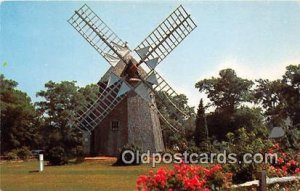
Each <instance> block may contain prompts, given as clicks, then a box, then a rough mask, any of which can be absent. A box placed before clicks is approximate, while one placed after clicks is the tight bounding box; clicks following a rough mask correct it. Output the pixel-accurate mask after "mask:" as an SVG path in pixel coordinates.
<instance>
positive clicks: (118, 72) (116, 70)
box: [98, 62, 147, 83]
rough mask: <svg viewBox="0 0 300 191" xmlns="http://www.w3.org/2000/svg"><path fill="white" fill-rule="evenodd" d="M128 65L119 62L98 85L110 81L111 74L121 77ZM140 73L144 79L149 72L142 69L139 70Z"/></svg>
mask: <svg viewBox="0 0 300 191" xmlns="http://www.w3.org/2000/svg"><path fill="white" fill-rule="evenodd" d="M125 66H126V64H125V63H124V62H118V64H117V65H116V66H111V67H110V68H109V69H108V70H107V71H106V72H105V74H104V75H103V76H102V77H101V79H100V80H99V82H98V83H103V82H107V81H108V80H109V76H110V73H111V72H113V73H115V74H116V75H118V76H120V75H121V73H122V72H123V70H124V69H125ZM138 72H139V74H140V75H141V76H142V77H146V75H147V72H146V71H145V70H144V69H143V68H142V67H139V68H138Z"/></svg>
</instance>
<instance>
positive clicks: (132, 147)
mask: <svg viewBox="0 0 300 191" xmlns="http://www.w3.org/2000/svg"><path fill="white" fill-rule="evenodd" d="M128 150H130V151H132V152H133V153H134V154H136V153H137V152H138V151H139V153H140V154H139V155H138V156H137V157H139V160H137V158H136V157H135V158H134V160H133V162H132V163H130V164H127V163H125V162H124V161H123V160H122V155H123V153H124V152H125V151H128ZM141 154H142V153H141V149H140V148H139V147H138V146H136V145H134V144H127V145H125V146H123V147H122V149H121V150H120V152H119V156H118V159H117V161H116V162H115V163H114V166H126V165H139V164H141V163H140V162H138V161H141V156H140V155H141ZM135 156H136V155H135ZM131 157H132V156H131V155H125V158H126V160H127V161H130V160H131Z"/></svg>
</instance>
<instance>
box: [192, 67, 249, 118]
mask: <svg viewBox="0 0 300 191" xmlns="http://www.w3.org/2000/svg"><path fill="white" fill-rule="evenodd" d="M219 75H220V77H218V78H215V77H212V78H210V79H204V80H201V81H199V82H197V83H196V85H195V87H196V88H198V89H199V91H200V92H205V93H206V94H207V97H208V98H209V99H210V101H211V104H212V106H215V107H216V109H217V110H220V111H226V112H229V113H233V112H234V110H235V109H236V108H237V107H238V106H239V105H240V104H241V103H242V102H249V101H251V100H252V97H251V93H250V92H251V91H250V88H251V87H252V85H253V82H252V81H251V80H247V79H243V78H240V77H238V76H237V75H236V73H235V71H234V70H233V69H224V70H221V71H220V72H219Z"/></svg>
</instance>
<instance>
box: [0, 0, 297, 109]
mask: <svg viewBox="0 0 300 191" xmlns="http://www.w3.org/2000/svg"><path fill="white" fill-rule="evenodd" d="M86 3H87V4H88V5H89V6H90V7H91V8H92V9H93V10H94V12H95V13H96V14H97V15H98V16H99V17H100V18H101V19H102V20H103V21H104V22H105V23H106V24H107V25H108V26H109V27H110V28H111V29H112V30H113V31H114V32H115V33H116V34H117V35H118V36H119V37H120V38H121V39H122V40H124V41H127V42H128V45H129V47H130V48H131V49H132V50H133V49H134V48H135V47H136V46H137V45H138V44H139V43H140V42H141V41H142V40H143V39H144V38H145V37H146V36H147V35H148V34H149V33H150V32H152V30H153V29H154V28H155V27H156V26H157V25H158V24H160V22H162V21H163V20H164V19H165V18H166V17H167V16H168V15H169V14H170V13H171V12H172V11H173V10H174V9H176V8H177V6H179V5H180V4H182V5H183V6H184V8H185V9H186V10H187V11H188V12H189V13H190V14H191V17H192V19H193V20H194V21H195V23H196V24H197V26H198V27H197V28H196V29H195V30H194V31H193V32H192V33H191V34H190V35H189V36H188V37H187V38H186V39H185V40H184V41H183V42H182V43H181V44H180V45H179V46H178V47H177V48H175V49H174V51H173V52H171V54H170V55H169V56H167V57H166V58H165V59H164V60H163V61H162V62H161V63H160V64H159V66H158V67H157V70H158V71H159V73H160V74H161V75H162V76H163V77H164V78H165V80H166V81H167V82H168V83H169V84H170V85H171V86H172V87H173V88H174V89H175V90H177V92H178V93H184V94H185V95H187V97H188V98H189V105H190V106H197V105H198V103H199V100H200V98H201V97H203V96H204V95H203V94H200V93H199V92H198V90H197V89H195V87H194V86H195V83H196V82H197V81H199V80H201V79H204V78H210V77H212V76H217V75H218V72H219V71H220V70H221V69H225V68H233V69H234V70H235V71H236V73H237V75H238V76H240V77H242V78H248V79H252V80H254V79H258V78H268V79H270V80H274V79H279V78H280V77H281V76H282V75H283V74H284V71H285V67H286V66H287V65H290V64H300V2H299V1H289V2H275V1H266V2H256V1H248V2H241V1H211V2H207V1H205V2H203V1H187V2H184V1H139V2H137V1H97V2H95V1H92V2H86ZM83 4H84V2H80V1H75V2H66V1H65V2H54V1H53V2H52V1H48V2H41V1H39V2H20V1H18V2H11V1H9V2H2V3H1V5H0V64H1V65H0V73H1V74H4V75H5V77H6V78H8V79H13V80H15V81H17V82H18V83H19V85H18V88H19V89H20V90H22V91H25V92H26V93H27V94H28V95H29V96H30V97H31V98H32V100H33V101H37V100H38V99H39V98H37V97H36V96H35V95H36V92H38V91H40V90H43V89H44V84H45V83H46V82H48V81H49V80H52V81H55V82H60V81H64V80H69V81H71V80H74V81H77V84H78V85H79V86H85V85H87V84H91V83H96V82H97V81H98V80H99V79H100V77H101V76H102V75H103V74H104V73H105V72H106V71H107V69H108V68H109V64H108V63H107V62H106V61H105V60H104V59H103V58H102V57H101V56H100V55H99V54H98V53H97V52H96V51H95V50H94V49H93V48H92V47H91V46H90V45H89V44H88V43H87V42H86V41H85V40H84V39H83V38H82V37H81V36H80V35H79V33H78V32H77V31H76V30H74V29H73V27H72V26H71V25H70V24H69V23H68V22H67V20H68V19H69V18H70V17H71V15H72V14H73V13H74V10H76V9H79V8H80V7H81V6H82V5H83ZM4 63H7V64H4Z"/></svg>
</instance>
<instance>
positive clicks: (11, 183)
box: [1, 160, 151, 191]
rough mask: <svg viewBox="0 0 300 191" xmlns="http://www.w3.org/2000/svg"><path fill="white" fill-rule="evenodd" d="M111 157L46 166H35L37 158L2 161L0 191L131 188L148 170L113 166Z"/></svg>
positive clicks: (121, 190) (120, 190)
mask: <svg viewBox="0 0 300 191" xmlns="http://www.w3.org/2000/svg"><path fill="white" fill-rule="evenodd" d="M113 162H114V161H113V160H104V161H99V160H93V161H87V162H84V163H81V164H72V165H65V166H46V167H45V170H44V172H41V173H39V172H34V171H36V170H37V169H38V161H29V162H2V164H1V191H12V190H21V191H26V190H28V191H35V190H39V191H48V190H51V191H52V190H63V191H68V190H70V191H71V190H72V191H77V190H80V191H81V190H88V191H90V190H108V191H114V190H118V191H126V190H134V188H135V183H136V178H137V176H138V175H141V174H144V173H147V172H148V170H149V169H150V168H151V166H150V165H140V166H129V167H115V166H112V164H113Z"/></svg>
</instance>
